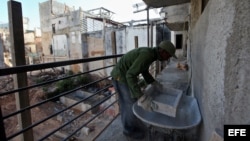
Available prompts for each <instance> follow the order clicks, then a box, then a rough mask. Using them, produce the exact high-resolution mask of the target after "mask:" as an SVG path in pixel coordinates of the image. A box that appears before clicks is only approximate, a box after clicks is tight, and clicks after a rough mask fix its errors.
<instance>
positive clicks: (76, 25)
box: [39, 1, 118, 72]
mask: <svg viewBox="0 0 250 141" xmlns="http://www.w3.org/2000/svg"><path fill="white" fill-rule="evenodd" d="M96 10H98V9H94V10H91V11H89V12H88V11H83V10H82V9H81V8H79V9H78V10H75V9H73V8H70V7H69V6H67V5H65V4H63V3H59V2H57V1H46V2H43V3H40V4H39V11H40V22H41V24H40V25H41V31H42V41H43V42H42V46H43V54H44V57H43V58H44V61H45V62H55V61H63V60H71V59H81V58H86V57H88V56H89V55H88V54H89V52H88V49H84V48H83V40H85V39H84V38H83V37H82V34H83V33H89V32H95V31H101V30H104V28H105V27H110V26H117V25H118V23H115V22H113V21H111V20H110V17H111V15H110V14H112V12H111V11H108V10H107V9H105V8H99V10H102V11H101V12H100V11H99V13H96V14H97V15H93V14H91V13H95V11H96ZM102 13H105V14H102ZM103 15H105V16H103ZM103 42H104V41H103V39H101V40H100V41H98V42H95V41H93V44H96V45H98V52H99V53H100V52H104V47H103ZM99 53H97V54H99ZM101 55H103V54H101ZM83 68H85V67H83V65H82V64H76V65H72V66H67V68H66V69H67V70H69V69H70V70H72V71H74V72H79V71H83Z"/></svg>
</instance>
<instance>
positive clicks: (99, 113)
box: [63, 100, 118, 141]
mask: <svg viewBox="0 0 250 141" xmlns="http://www.w3.org/2000/svg"><path fill="white" fill-rule="evenodd" d="M117 101H118V100H116V101H114V102H112V103H111V104H110V105H108V106H107V107H105V108H104V109H103V110H101V111H99V112H98V113H97V114H96V115H95V116H93V117H92V118H90V119H89V120H88V121H87V122H85V123H84V124H83V125H81V126H80V127H79V128H78V129H76V130H75V131H74V132H73V133H71V134H70V135H69V136H68V137H66V138H65V139H64V140H63V141H66V140H67V139H69V138H70V137H72V136H73V135H74V134H75V133H76V132H78V131H79V130H81V129H82V128H83V127H84V126H86V125H87V124H89V123H90V122H91V121H93V120H94V119H95V118H97V117H98V116H99V115H101V114H102V113H103V112H104V111H106V110H107V109H108V108H109V107H111V106H113V105H114V104H115V103H116V102H117ZM71 122H72V121H71Z"/></svg>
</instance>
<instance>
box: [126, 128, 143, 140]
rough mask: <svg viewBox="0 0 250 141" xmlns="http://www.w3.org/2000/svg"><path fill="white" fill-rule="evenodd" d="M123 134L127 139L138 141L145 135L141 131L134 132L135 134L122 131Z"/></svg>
mask: <svg viewBox="0 0 250 141" xmlns="http://www.w3.org/2000/svg"><path fill="white" fill-rule="evenodd" d="M123 134H124V135H125V136H127V137H130V138H133V139H136V140H140V139H143V138H144V137H145V133H144V132H143V131H135V132H129V131H125V130H124V131H123Z"/></svg>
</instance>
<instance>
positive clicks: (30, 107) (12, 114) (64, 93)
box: [3, 76, 111, 119]
mask: <svg viewBox="0 0 250 141" xmlns="http://www.w3.org/2000/svg"><path fill="white" fill-rule="evenodd" d="M109 77H111V76H108V77H105V78H102V79H99V80H96V81H94V82H91V83H88V84H86V85H83V86H80V87H78V88H75V89H72V90H69V91H67V92H63V93H61V94H59V95H57V96H54V97H52V98H49V99H47V100H44V101H42V102H39V103H37V104H34V105H31V106H28V107H25V108H23V109H20V110H19V111H16V112H13V113H11V114H9V115H6V116H4V117H3V119H6V118H9V117H11V116H14V115H16V114H18V113H21V112H23V111H25V110H29V109H32V108H34V107H36V106H39V105H42V104H44V103H46V102H49V101H52V100H54V99H56V98H58V97H61V96H64V95H67V94H69V93H72V92H74V91H77V90H79V89H81V88H84V87H86V86H89V85H92V84H94V83H97V82H100V81H102V80H105V79H108V78H109Z"/></svg>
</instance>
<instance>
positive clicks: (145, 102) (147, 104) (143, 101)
mask: <svg viewBox="0 0 250 141" xmlns="http://www.w3.org/2000/svg"><path fill="white" fill-rule="evenodd" d="M151 103H152V98H151V97H150V96H149V95H147V94H144V95H143V96H141V97H140V98H139V100H138V101H137V104H138V106H140V107H142V108H143V109H144V110H146V111H152V109H151Z"/></svg>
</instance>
